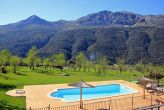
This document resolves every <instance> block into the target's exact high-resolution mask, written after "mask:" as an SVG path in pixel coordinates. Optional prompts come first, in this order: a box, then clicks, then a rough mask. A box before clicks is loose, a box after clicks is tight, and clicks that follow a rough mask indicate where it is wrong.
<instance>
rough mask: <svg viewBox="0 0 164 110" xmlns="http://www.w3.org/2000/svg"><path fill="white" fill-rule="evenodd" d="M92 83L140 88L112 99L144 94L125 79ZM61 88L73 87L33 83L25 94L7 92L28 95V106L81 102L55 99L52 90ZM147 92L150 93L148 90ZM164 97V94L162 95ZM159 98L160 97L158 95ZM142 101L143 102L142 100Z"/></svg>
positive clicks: (14, 91)
mask: <svg viewBox="0 0 164 110" xmlns="http://www.w3.org/2000/svg"><path fill="white" fill-rule="evenodd" d="M88 83H89V84H91V85H94V86H96V85H103V84H113V83H118V84H122V85H125V86H128V87H130V88H132V89H135V90H138V93H134V94H128V95H120V96H117V97H112V99H120V98H125V97H131V96H132V95H134V96H142V95H143V88H142V87H141V86H139V85H138V84H135V83H131V82H127V81H124V80H112V81H96V82H88ZM60 88H72V86H68V84H49V85H31V86H24V89H23V90H24V91H25V94H20V95H17V94H16V90H12V91H8V92H7V93H6V94H7V95H10V96H26V108H30V107H31V108H42V107H47V106H48V105H49V104H50V106H51V107H58V106H66V105H67V106H68V105H75V104H79V102H78V101H77V102H62V101H61V100H60V99H53V98H51V97H50V96H49V95H50V93H51V92H53V91H55V90H57V89H60ZM146 94H149V93H147V92H146ZM160 97H163V98H164V95H162V96H160ZM158 98H159V97H158ZM109 99H110V97H106V98H101V99H92V100H85V101H84V102H83V103H92V102H99V101H104V100H109ZM141 103H142V102H141Z"/></svg>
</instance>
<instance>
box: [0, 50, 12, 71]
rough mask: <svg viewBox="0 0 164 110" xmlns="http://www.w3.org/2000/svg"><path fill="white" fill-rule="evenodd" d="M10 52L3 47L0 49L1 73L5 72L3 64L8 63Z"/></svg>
mask: <svg viewBox="0 0 164 110" xmlns="http://www.w3.org/2000/svg"><path fill="white" fill-rule="evenodd" d="M10 57H11V54H10V52H9V51H8V50H7V49H5V50H1V51H0V68H1V72H2V73H6V70H5V66H6V65H8V64H9V61H10Z"/></svg>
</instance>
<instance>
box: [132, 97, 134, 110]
mask: <svg viewBox="0 0 164 110" xmlns="http://www.w3.org/2000/svg"><path fill="white" fill-rule="evenodd" d="M133 106H134V96H133V95H132V110H133Z"/></svg>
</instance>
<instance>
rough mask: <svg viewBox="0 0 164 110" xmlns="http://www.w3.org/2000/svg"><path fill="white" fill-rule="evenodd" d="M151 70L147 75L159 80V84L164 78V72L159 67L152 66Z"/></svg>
mask: <svg viewBox="0 0 164 110" xmlns="http://www.w3.org/2000/svg"><path fill="white" fill-rule="evenodd" d="M149 71H150V72H149V73H148V74H147V75H146V76H147V77H149V78H152V79H155V80H157V83H158V85H159V83H160V80H161V79H162V78H164V73H163V71H161V70H160V69H159V67H156V66H151V70H149Z"/></svg>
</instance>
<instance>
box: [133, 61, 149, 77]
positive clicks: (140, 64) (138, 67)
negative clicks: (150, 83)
mask: <svg viewBox="0 0 164 110" xmlns="http://www.w3.org/2000/svg"><path fill="white" fill-rule="evenodd" d="M135 68H136V70H137V71H139V72H141V73H143V74H144V73H145V72H146V69H147V67H146V66H145V64H144V63H143V62H142V61H139V62H138V63H137V64H136V65H135Z"/></svg>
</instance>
